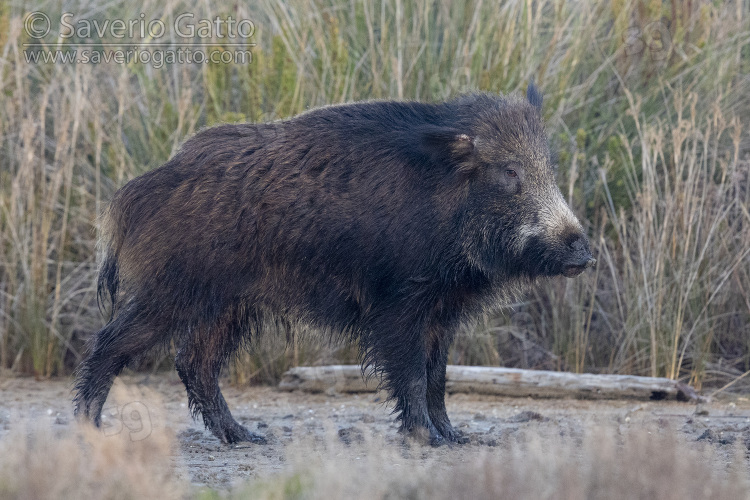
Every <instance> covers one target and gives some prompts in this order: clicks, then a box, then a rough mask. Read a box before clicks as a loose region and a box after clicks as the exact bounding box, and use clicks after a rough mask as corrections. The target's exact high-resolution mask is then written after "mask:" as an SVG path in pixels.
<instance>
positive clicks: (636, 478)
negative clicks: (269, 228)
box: [235, 427, 750, 500]
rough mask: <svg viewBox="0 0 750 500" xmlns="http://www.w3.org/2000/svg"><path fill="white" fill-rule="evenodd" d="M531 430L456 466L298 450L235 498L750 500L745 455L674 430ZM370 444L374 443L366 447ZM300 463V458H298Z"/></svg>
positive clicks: (399, 456)
mask: <svg viewBox="0 0 750 500" xmlns="http://www.w3.org/2000/svg"><path fill="white" fill-rule="evenodd" d="M580 441H581V440H579V439H575V438H570V437H569V438H561V437H560V435H559V434H555V435H549V436H539V435H533V436H528V435H525V434H522V435H520V437H518V438H517V439H512V440H511V441H510V442H508V443H506V444H504V445H501V446H499V447H487V448H485V449H482V450H480V451H479V452H478V453H477V454H476V455H472V456H471V458H469V459H468V460H465V461H462V462H458V461H457V460H452V459H451V458H453V457H455V455H453V454H452V452H451V451H450V450H448V451H447V452H446V453H445V454H442V455H441V456H440V457H439V458H437V459H425V458H424V456H426V455H422V453H421V452H420V450H419V449H416V450H415V449H412V450H411V451H409V452H403V451H402V450H399V449H395V448H394V447H390V448H386V447H383V446H378V445H375V446H374V448H375V449H376V450H377V451H376V452H372V451H366V450H365V449H364V447H363V448H359V449H358V450H357V451H356V452H355V451H354V450H352V449H350V450H348V451H342V448H343V445H338V444H337V445H336V446H334V447H333V448H328V449H327V450H326V451H323V452H320V459H319V462H318V463H317V464H313V465H311V464H310V458H309V453H306V454H305V455H306V457H304V458H303V457H302V454H301V453H299V454H298V460H297V461H296V462H297V463H298V464H303V463H304V464H307V465H300V466H297V467H296V468H295V472H294V473H292V474H289V475H286V476H282V478H280V479H278V480H276V481H273V482H268V481H266V482H263V483H260V490H258V485H256V484H249V485H247V486H245V487H244V489H241V490H239V491H238V493H237V494H236V495H235V497H236V498H245V497H246V496H250V497H255V496H256V495H258V497H259V498H321V499H322V498H362V499H367V498H372V499H376V498H377V499H380V498H410V499H421V498H424V499H427V498H429V499H442V498H444V499H454V498H496V499H504V498H508V499H583V498H590V499H594V498H607V499H611V500H617V499H632V498H653V499H657V498H658V499H662V500H669V499H675V500H676V499H684V498H694V499H697V498H712V499H739V498H749V495H750V481H749V480H750V475H748V463H747V460H746V458H745V452H746V450H744V449H740V448H739V447H738V448H737V449H736V450H735V453H734V457H731V458H721V457H719V456H718V454H717V453H716V452H715V450H714V449H712V448H709V447H705V448H701V449H697V448H695V447H691V446H688V445H686V444H685V443H684V442H682V441H680V440H679V439H678V438H677V437H676V436H675V434H674V433H673V432H672V431H671V430H669V429H660V430H659V429H653V430H651V431H648V430H638V431H632V432H627V433H624V434H621V433H616V432H614V431H612V430H607V429H603V428H599V427H597V428H590V429H589V432H587V435H586V437H584V438H583V439H582V441H583V442H582V443H581V442H580ZM365 447H366V448H372V447H373V444H372V443H366V446H365ZM292 462H293V463H294V462H295V461H294V460H293V461H292Z"/></svg>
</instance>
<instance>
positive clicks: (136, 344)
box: [73, 306, 159, 427]
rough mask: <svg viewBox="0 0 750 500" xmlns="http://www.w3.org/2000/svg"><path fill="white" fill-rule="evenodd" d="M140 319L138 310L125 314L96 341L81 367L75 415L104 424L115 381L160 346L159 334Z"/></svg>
mask: <svg viewBox="0 0 750 500" xmlns="http://www.w3.org/2000/svg"><path fill="white" fill-rule="evenodd" d="M142 323H143V321H142V318H140V319H139V312H138V309H137V308H136V307H134V306H133V307H131V308H130V309H128V310H124V311H122V312H121V313H120V314H118V315H117V316H116V317H115V318H114V319H112V321H110V322H109V323H107V324H106V325H105V326H104V328H102V329H101V330H99V332H98V333H97V334H96V335H95V337H94V347H93V349H92V350H91V352H90V353H89V355H88V356H87V357H86V359H85V360H84V361H83V363H81V366H79V367H78V373H77V376H76V378H77V380H76V385H75V388H76V396H75V399H74V400H73V401H74V403H75V414H76V416H78V417H84V418H87V419H89V420H91V421H92V422H93V423H94V425H96V426H97V427H98V426H99V425H100V424H101V413H102V407H103V406H104V402H105V401H106V400H107V395H108V394H109V390H110V388H111V387H112V382H113V381H114V379H115V377H116V376H117V375H119V374H120V372H121V371H122V369H123V368H125V366H127V364H128V363H129V362H130V361H131V360H132V359H133V358H135V357H137V356H139V355H141V354H143V353H145V352H146V351H148V350H150V349H151V348H153V347H154V346H156V344H158V342H159V335H158V331H156V330H154V329H151V328H148V327H147V326H145V325H144V324H142Z"/></svg>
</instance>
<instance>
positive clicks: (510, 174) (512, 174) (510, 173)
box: [505, 168, 518, 177]
mask: <svg viewBox="0 0 750 500" xmlns="http://www.w3.org/2000/svg"><path fill="white" fill-rule="evenodd" d="M505 175H507V176H508V177H518V173H517V172H516V171H515V170H513V169H512V168H509V169H507V170H505Z"/></svg>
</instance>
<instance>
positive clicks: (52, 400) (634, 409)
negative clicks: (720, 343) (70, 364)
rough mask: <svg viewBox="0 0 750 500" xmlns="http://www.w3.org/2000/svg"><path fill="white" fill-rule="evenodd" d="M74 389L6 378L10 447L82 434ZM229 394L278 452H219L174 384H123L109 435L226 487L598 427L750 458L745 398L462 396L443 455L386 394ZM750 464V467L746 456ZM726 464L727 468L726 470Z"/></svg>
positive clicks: (250, 448) (171, 379) (570, 435)
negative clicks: (382, 455) (145, 445)
mask: <svg viewBox="0 0 750 500" xmlns="http://www.w3.org/2000/svg"><path fill="white" fill-rule="evenodd" d="M71 387H72V382H71V381H70V380H55V381H43V382H39V381H35V380H33V379H25V378H11V379H4V380H0V440H2V439H3V438H4V437H6V436H7V435H8V434H9V433H10V431H11V429H12V428H13V427H14V426H15V425H17V424H18V423H21V422H24V423H29V422H33V423H35V424H40V425H42V426H49V427H50V428H52V429H53V430H54V432H55V433H57V434H65V433H69V432H70V431H72V426H74V425H76V424H75V421H74V419H73V415H72V405H71V396H72V394H71ZM223 391H224V395H225V397H226V399H227V402H228V403H229V406H230V408H231V409H232V412H233V414H234V416H235V418H237V420H238V421H239V422H240V423H242V424H243V425H245V426H247V427H248V428H249V429H250V430H252V431H255V432H258V433H260V434H263V435H265V436H266V437H267V438H268V444H266V445H255V444H241V445H236V446H228V445H223V444H221V443H220V442H219V441H218V440H217V439H216V438H214V437H213V435H211V434H210V433H209V432H208V431H206V430H205V429H204V428H203V425H202V423H201V422H199V421H194V420H193V419H192V418H191V416H190V414H189V411H188V408H187V398H186V396H185V390H184V387H183V386H182V384H181V382H180V381H179V379H178V378H177V377H176V376H173V375H159V376H130V377H122V378H120V379H118V381H117V383H116V386H115V388H114V389H113V391H112V393H111V395H110V398H109V399H108V401H107V405H106V412H105V415H106V418H105V420H104V422H105V425H104V427H103V430H102V433H103V434H104V435H105V436H113V435H119V436H122V434H123V433H125V434H127V435H128V436H129V437H130V439H131V440H133V441H137V440H143V439H148V438H149V436H151V435H152V433H154V432H157V431H164V430H166V431H167V432H169V433H171V434H173V435H174V436H175V437H176V441H177V449H176V453H175V454H174V455H173V456H172V460H173V464H174V466H175V469H176V470H177V474H178V475H179V476H180V477H181V478H182V479H186V480H188V481H189V482H190V483H191V484H193V485H198V486H203V485H205V486H207V487H211V488H217V489H229V488H231V487H232V486H233V485H235V484H237V483H238V482H241V481H245V480H249V479H254V478H264V477H268V476H271V475H273V474H275V473H279V472H283V471H285V469H286V468H287V467H288V463H289V461H290V457H296V459H297V460H299V459H300V457H301V458H302V459H303V460H304V458H305V454H306V453H308V454H311V455H312V454H316V453H318V452H317V451H316V449H315V446H314V443H325V442H326V441H331V440H333V441H336V442H338V443H342V445H344V446H351V447H352V448H353V447H355V446H359V449H360V450H361V449H362V446H361V445H362V444H363V443H364V444H366V443H368V442H369V441H368V440H372V439H377V440H379V441H381V442H383V443H385V444H386V446H388V447H391V446H392V447H393V449H394V450H397V451H398V452H399V453H401V454H402V455H404V456H409V457H414V459H415V460H420V459H430V460H436V461H439V462H445V463H448V464H453V463H461V462H466V461H467V460H468V459H470V458H471V457H473V456H475V455H477V454H480V453H487V452H488V451H489V452H493V450H495V449H497V453H503V450H504V449H507V446H508V445H509V443H511V442H517V441H518V440H522V439H525V437H524V436H530V435H541V436H560V437H564V438H567V439H572V440H573V441H574V442H583V440H584V438H585V437H586V434H587V432H589V430H590V429H592V428H595V427H604V428H610V429H613V431H614V432H615V433H616V434H618V433H619V434H623V433H626V432H627V431H628V430H633V429H641V428H642V429H648V430H649V432H656V433H669V434H674V435H676V436H677V437H678V439H679V440H682V441H684V442H685V443H688V444H689V445H690V446H695V447H700V446H706V445H708V446H711V447H713V448H715V449H716V451H717V456H718V457H727V460H729V458H728V457H730V456H733V455H732V454H733V453H736V450H737V447H738V446H740V447H743V449H744V450H747V449H748V446H750V401H749V400H748V398H746V397H732V398H727V399H725V400H722V401H715V402H712V403H709V404H702V405H697V406H696V405H695V404H688V403H679V402H662V401H648V402H645V401H580V400H531V399H513V398H497V397H488V396H476V395H468V394H454V395H451V396H447V399H446V403H447V407H448V413H449V415H450V417H451V420H452V422H453V424H454V425H455V426H456V427H457V428H458V429H460V430H461V431H462V432H464V433H465V434H466V435H467V436H468V437H469V439H470V443H469V444H467V445H463V446H456V447H442V448H437V449H434V448H429V447H421V446H419V445H417V444H416V443H413V442H405V441H404V439H403V437H402V436H401V435H399V434H398V432H397V430H398V425H397V424H396V423H395V422H394V420H393V416H392V415H391V408H390V406H388V405H386V404H385V401H384V400H383V395H382V394H361V395H352V394H347V395H340V394H306V393H300V392H296V393H288V392H280V391H277V390H275V389H274V388H270V387H266V388H244V389H240V388H235V387H225V388H224V389H223ZM305 443H307V444H305ZM308 446H309V448H307V447H308ZM306 448H307V449H306ZM365 449H366V447H365ZM358 453H359V452H358ZM745 455H746V459H747V452H746V451H745ZM353 459H356V457H353ZM720 462H721V461H720ZM724 463H726V462H724ZM716 466H717V467H721V466H722V464H721V463H718V462H717V465H716Z"/></svg>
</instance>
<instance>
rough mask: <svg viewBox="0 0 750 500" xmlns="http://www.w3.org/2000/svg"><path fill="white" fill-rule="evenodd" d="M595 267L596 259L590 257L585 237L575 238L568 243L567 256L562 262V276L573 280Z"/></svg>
mask: <svg viewBox="0 0 750 500" xmlns="http://www.w3.org/2000/svg"><path fill="white" fill-rule="evenodd" d="M595 265H596V259H595V258H594V257H593V255H591V250H590V249H589V242H588V240H587V239H586V237H585V236H577V237H576V238H575V239H574V240H573V241H572V242H571V243H570V245H569V252H568V255H567V257H566V259H565V260H564V261H563V271H562V273H563V276H565V277H566V278H574V277H576V276H578V275H579V274H581V273H582V272H583V271H584V270H585V269H588V268H589V267H593V266H595Z"/></svg>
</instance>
